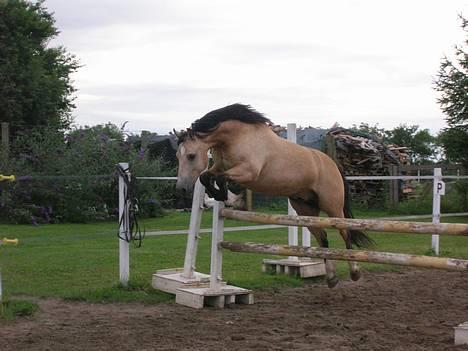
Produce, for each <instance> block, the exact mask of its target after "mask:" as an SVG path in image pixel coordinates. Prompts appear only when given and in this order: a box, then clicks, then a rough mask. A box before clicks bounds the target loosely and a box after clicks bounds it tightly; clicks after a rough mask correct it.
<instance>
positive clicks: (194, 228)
mask: <svg viewBox="0 0 468 351" xmlns="http://www.w3.org/2000/svg"><path fill="white" fill-rule="evenodd" d="M204 196H205V187H204V186H203V185H202V183H200V179H197V182H196V183H195V188H194V190H193V200H192V212H191V215H190V227H189V231H188V235H187V247H186V249H185V261H184V270H183V272H182V274H181V275H182V277H184V278H187V279H193V278H195V275H194V271H195V265H196V261H197V248H198V239H199V238H200V235H199V232H200V224H201V219H202V215H203V199H204Z"/></svg>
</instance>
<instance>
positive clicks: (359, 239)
mask: <svg viewBox="0 0 468 351" xmlns="http://www.w3.org/2000/svg"><path fill="white" fill-rule="evenodd" d="M341 177H342V178H343V183H344V188H345V203H344V208H343V212H344V215H345V218H354V216H353V213H352V212H351V199H350V196H349V185H348V181H347V180H346V178H345V176H344V174H343V172H341ZM349 234H350V236H351V243H352V244H353V245H356V246H357V247H370V246H375V245H376V243H375V241H374V240H372V239H371V238H369V237H368V236H367V235H366V233H364V232H362V231H360V230H354V229H350V230H349Z"/></svg>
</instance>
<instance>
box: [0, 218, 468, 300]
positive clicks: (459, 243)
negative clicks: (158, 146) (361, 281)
mask: <svg viewBox="0 0 468 351" xmlns="http://www.w3.org/2000/svg"><path fill="white" fill-rule="evenodd" d="M372 215H373V216H374V215H375V214H372ZM382 215H384V214H382ZM358 216H360V217H362V218H363V217H365V216H364V215H363V214H358ZM446 221H447V222H457V223H468V218H467V217H451V218H447V219H446ZM188 223H189V214H188V213H175V212H173V213H169V214H168V215H167V216H165V217H163V218H156V219H149V220H144V221H143V224H144V226H145V227H146V230H147V231H155V230H175V229H186V228H187V227H188ZM242 224H246V223H242V222H235V221H230V220H227V221H226V226H234V225H242ZM210 226H211V212H209V211H206V212H205V215H204V218H203V223H202V227H204V228H209V227H210ZM328 232H329V239H330V246H331V247H344V244H343V241H342V240H341V237H339V235H338V234H337V232H336V231H334V230H329V231H328ZM370 235H371V236H372V237H373V239H374V240H375V241H376V242H377V247H376V250H379V251H394V252H403V253H415V254H428V253H430V250H429V249H430V241H431V239H430V235H409V234H408V235H404V234H389V233H370ZM2 237H9V238H18V239H19V241H20V244H19V245H18V246H16V247H13V246H0V267H1V269H2V275H3V287H4V294H6V295H7V296H14V297H21V296H26V297H31V296H32V297H50V296H52V297H61V298H67V299H78V300H86V301H90V302H101V301H102V302H127V301H140V302H144V303H157V302H161V301H172V299H173V298H172V296H170V295H167V294H164V293H161V292H157V291H154V290H152V289H151V288H150V282H151V275H152V274H153V273H154V272H155V271H156V270H158V269H164V268H174V267H181V266H182V265H183V260H184V254H185V244H186V236H185V235H165V236H151V237H147V238H146V239H145V240H144V242H143V246H142V247H141V248H132V249H131V254H130V255H131V258H130V260H131V266H130V275H131V283H130V285H129V288H127V289H122V288H119V287H118V286H117V283H118V276H119V273H118V239H117V223H114V222H104V223H93V224H55V225H40V226H27V225H0V238H2ZM225 238H226V240H233V241H234V240H235V241H256V242H264V243H282V244H284V243H286V242H287V230H286V229H275V230H260V231H254V232H230V233H226V234H225ZM467 244H468V238H466V237H446V236H445V237H441V244H440V245H441V255H442V256H449V257H456V258H465V259H468V245H467ZM209 248H210V236H209V235H202V237H201V239H200V241H199V250H198V265H197V266H198V267H197V270H198V271H201V272H209V262H210V253H209ZM262 258H265V256H262V255H256V254H235V253H231V252H225V256H224V266H223V270H224V278H225V279H226V280H227V281H228V282H230V283H232V284H235V285H238V286H241V287H245V288H252V289H257V288H264V287H273V288H281V287H285V286H301V285H302V284H305V282H304V281H301V280H299V279H296V278H292V277H285V276H276V275H269V274H262V273H261V272H260V266H261V261H262ZM361 266H362V267H364V269H367V270H397V269H399V268H398V267H394V266H388V265H387V266H384V265H372V264H362V265H361ZM338 273H339V275H340V276H341V277H342V278H343V279H348V278H347V274H348V265H347V264H346V263H338Z"/></svg>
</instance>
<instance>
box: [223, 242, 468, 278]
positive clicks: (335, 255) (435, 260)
mask: <svg viewBox="0 0 468 351" xmlns="http://www.w3.org/2000/svg"><path fill="white" fill-rule="evenodd" d="M219 245H220V246H221V247H222V248H223V249H228V250H231V251H234V252H247V253H263V254H271V255H280V256H298V257H312V258H323V259H331V260H338V261H356V262H370V263H383V264H393V265H400V266H412V267H422V268H433V269H443V270H449V271H465V272H466V271H468V260H461V259H455V258H445V257H433V256H419V255H409V254H400V253H392V252H378V251H363V250H345V249H325V248H316V247H302V246H287V245H269V244H260V243H238V242H230V241H222V242H220V244H219Z"/></svg>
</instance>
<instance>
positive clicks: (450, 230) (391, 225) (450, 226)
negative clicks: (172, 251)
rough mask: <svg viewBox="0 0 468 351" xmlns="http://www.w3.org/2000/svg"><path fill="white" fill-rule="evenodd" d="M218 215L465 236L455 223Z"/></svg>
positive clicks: (228, 212)
mask: <svg viewBox="0 0 468 351" xmlns="http://www.w3.org/2000/svg"><path fill="white" fill-rule="evenodd" d="M221 215H222V216H224V217H226V218H231V219H236V220H240V221H247V222H255V223H262V224H281V225H296V226H302V227H314V228H335V229H355V230H370V231H376V232H394V233H412V234H427V233H432V234H439V235H462V236H468V224H459V223H439V224H433V223H425V222H403V221H383V220H376V219H354V218H333V217H309V216H289V215H288V216H287V215H270V214H264V213H257V212H248V211H237V210H231V209H223V210H221Z"/></svg>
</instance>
